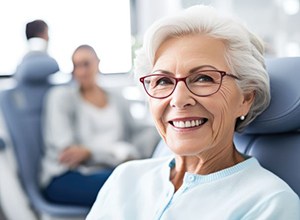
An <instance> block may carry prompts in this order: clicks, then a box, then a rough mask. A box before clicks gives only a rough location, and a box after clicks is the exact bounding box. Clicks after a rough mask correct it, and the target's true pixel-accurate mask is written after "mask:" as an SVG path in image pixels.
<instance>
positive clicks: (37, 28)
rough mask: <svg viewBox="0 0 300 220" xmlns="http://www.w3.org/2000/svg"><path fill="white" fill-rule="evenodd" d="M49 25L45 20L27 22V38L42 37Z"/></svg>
mask: <svg viewBox="0 0 300 220" xmlns="http://www.w3.org/2000/svg"><path fill="white" fill-rule="evenodd" d="M47 28H48V25H47V23H46V22H45V21H43V20H34V21H31V22H29V23H27V24H26V38H27V40H29V39H30V38H33V37H41V35H42V34H43V33H44V32H45V31H46V29H47Z"/></svg>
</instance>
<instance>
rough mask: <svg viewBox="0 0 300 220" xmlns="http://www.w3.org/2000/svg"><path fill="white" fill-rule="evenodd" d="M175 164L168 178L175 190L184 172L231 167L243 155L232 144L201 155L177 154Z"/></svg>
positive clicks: (200, 172) (212, 170)
mask: <svg viewBox="0 0 300 220" xmlns="http://www.w3.org/2000/svg"><path fill="white" fill-rule="evenodd" d="M175 161H176V163H175V164H176V165H175V167H174V168H173V169H172V170H171V175H170V180H171V182H172V183H173V185H174V187H175V190H178V189H179V187H180V186H181V185H182V183H183V178H184V175H185V173H186V172H189V173H194V174H201V175H207V174H210V173H214V172H217V171H220V170H223V169H226V168H229V167H232V166H234V165H236V164H238V163H240V162H242V161H244V158H243V156H242V155H241V154H240V153H239V152H238V151H237V150H236V149H235V147H234V146H232V147H230V148H229V147H228V148H223V149H221V150H220V151H218V152H216V151H215V150H213V151H212V152H205V153H202V154H201V155H194V156H179V155H177V156H176V158H175Z"/></svg>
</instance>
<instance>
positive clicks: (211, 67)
mask: <svg viewBox="0 0 300 220" xmlns="http://www.w3.org/2000/svg"><path fill="white" fill-rule="evenodd" d="M205 68H210V69H213V70H218V69H217V68H216V67H214V66H212V65H201V66H197V67H194V68H192V69H191V70H189V71H188V73H190V74H192V73H195V72H197V71H199V70H202V69H205ZM156 72H159V73H162V74H168V75H175V73H172V72H170V71H167V70H162V69H157V70H155V71H153V72H152V74H154V73H156Z"/></svg>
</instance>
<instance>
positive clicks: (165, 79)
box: [155, 77, 173, 86]
mask: <svg viewBox="0 0 300 220" xmlns="http://www.w3.org/2000/svg"><path fill="white" fill-rule="evenodd" d="M170 84H173V81H172V80H171V79H170V78H168V77H162V78H160V79H157V81H156V83H155V85H156V86H163V85H170Z"/></svg>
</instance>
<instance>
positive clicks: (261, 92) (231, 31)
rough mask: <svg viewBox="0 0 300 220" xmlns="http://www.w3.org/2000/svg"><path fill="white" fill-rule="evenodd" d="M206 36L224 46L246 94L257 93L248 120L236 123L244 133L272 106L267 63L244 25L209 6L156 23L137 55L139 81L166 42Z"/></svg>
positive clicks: (256, 41)
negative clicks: (176, 38) (244, 129)
mask: <svg viewBox="0 0 300 220" xmlns="http://www.w3.org/2000/svg"><path fill="white" fill-rule="evenodd" d="M198 33H200V34H205V35H206V36H210V37H213V38H216V39H220V40H222V41H223V42H224V44H225V47H226V54H225V59H226V61H227V63H228V66H229V69H230V71H231V74H234V75H236V76H237V77H239V79H240V80H237V83H238V85H239V86H240V88H241V89H242V91H243V92H244V93H248V92H250V91H255V99H254V103H253V104H252V106H251V108H250V111H249V113H248V114H247V116H246V118H245V120H243V121H241V120H237V124H236V131H242V130H243V128H244V127H245V126H247V125H248V124H249V123H250V122H251V121H253V120H254V119H255V118H256V117H257V116H258V115H259V114H260V113H262V112H263V111H264V110H265V109H266V108H267V106H268V105H269V103H270V83H269V76H268V74H267V71H266V68H265V63H264V57H263V52H264V46H263V43H262V41H261V40H260V39H259V38H258V37H257V36H255V35H254V34H253V33H251V32H250V31H249V30H248V29H247V28H246V26H245V25H243V24H242V23H241V22H238V21H237V20H234V19H232V18H230V17H226V16H222V15H220V14H219V13H218V12H217V11H216V10H215V9H214V8H212V7H210V6H204V5H197V6H192V7H190V8H188V9H185V10H183V11H182V12H180V13H178V14H176V15H174V16H170V17H165V18H162V19H160V20H158V21H156V22H155V23H154V24H153V25H152V26H151V27H150V28H149V29H148V30H147V32H146V34H145V36H144V42H143V47H142V48H141V49H139V50H138V51H137V52H136V58H135V61H134V72H135V76H136V77H140V76H142V75H147V74H149V73H150V72H151V71H152V68H153V66H154V59H155V54H156V51H157V49H158V48H159V46H160V45H161V44H162V43H163V42H164V41H165V40H167V39H169V38H172V37H181V36H185V35H190V34H198Z"/></svg>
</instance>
